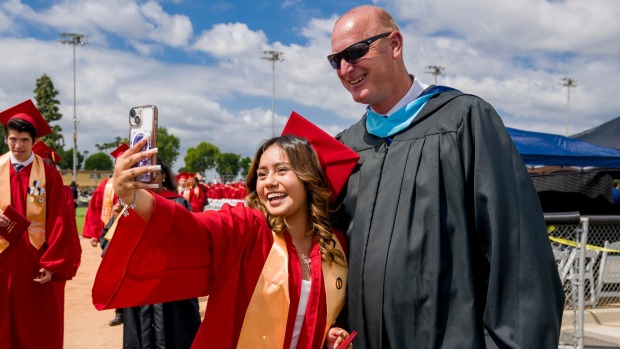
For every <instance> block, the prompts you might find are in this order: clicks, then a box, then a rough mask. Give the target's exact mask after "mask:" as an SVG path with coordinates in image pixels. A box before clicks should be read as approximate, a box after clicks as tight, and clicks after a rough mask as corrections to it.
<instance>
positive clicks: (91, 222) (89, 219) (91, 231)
mask: <svg viewBox="0 0 620 349" xmlns="http://www.w3.org/2000/svg"><path fill="white" fill-rule="evenodd" d="M127 149H129V146H127V144H125V143H122V144H121V145H119V146H118V147H117V148H116V149H114V150H113V151H112V152H111V153H110V155H112V157H113V158H115V159H116V158H117V157H119V156H120V155H121V154H123V153H124V152H125V151H126V150H127ZM116 201H118V197H117V196H116V195H114V190H113V188H112V179H111V178H106V179H104V180H103V181H101V183H99V185H98V186H97V188H95V191H94V192H93V195H92V196H91V197H90V202H89V203H88V208H87V209H86V215H85V216H84V226H83V227H82V237H85V238H89V239H90V245H91V246H93V247H97V245H98V244H99V240H100V239H101V231H103V227H104V226H105V225H106V223H108V221H109V220H110V217H111V216H112V206H114V204H115V203H116Z"/></svg>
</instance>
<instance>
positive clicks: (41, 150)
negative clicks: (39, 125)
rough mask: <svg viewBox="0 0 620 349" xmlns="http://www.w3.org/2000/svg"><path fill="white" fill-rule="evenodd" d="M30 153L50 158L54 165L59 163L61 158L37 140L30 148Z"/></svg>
mask: <svg viewBox="0 0 620 349" xmlns="http://www.w3.org/2000/svg"><path fill="white" fill-rule="evenodd" d="M32 151H33V152H34V153H35V154H37V155H39V156H40V157H42V158H50V159H52V162H54V163H55V164H57V163H59V162H60V160H62V158H61V157H60V155H58V154H57V153H56V152H55V151H54V149H52V148H50V147H49V146H48V145H47V144H45V143H44V142H43V141H41V140H40V139H39V140H37V141H36V142H35V143H34V145H33V146H32Z"/></svg>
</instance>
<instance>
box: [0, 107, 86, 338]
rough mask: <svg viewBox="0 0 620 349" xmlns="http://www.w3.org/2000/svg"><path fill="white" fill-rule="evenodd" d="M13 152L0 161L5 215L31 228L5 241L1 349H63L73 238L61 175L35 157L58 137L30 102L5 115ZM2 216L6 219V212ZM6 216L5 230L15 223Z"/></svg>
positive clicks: (0, 272) (0, 274) (0, 203)
mask: <svg viewBox="0 0 620 349" xmlns="http://www.w3.org/2000/svg"><path fill="white" fill-rule="evenodd" d="M0 122H2V124H3V125H4V132H5V136H6V141H7V144H8V146H9V152H8V153H6V154H4V155H3V156H1V157H0V208H2V209H5V208H6V207H7V206H9V205H10V206H12V207H13V208H14V209H15V210H16V211H17V212H19V213H21V214H22V215H24V216H26V217H27V218H28V220H30V221H31V224H30V226H29V227H28V229H27V231H26V232H24V233H23V235H22V236H20V237H19V239H18V240H17V241H16V242H14V243H12V244H9V243H7V241H6V240H4V239H0V240H4V241H0V251H1V252H0V294H2V297H0V343H1V345H2V348H11V349H17V348H18V349H36V348H46V349H61V348H62V345H63V336H64V291H65V281H66V280H68V279H70V278H71V277H72V276H73V275H72V273H73V262H74V259H73V254H72V250H73V242H72V239H73V237H72V236H71V229H67V228H66V226H65V222H64V218H65V216H66V213H65V210H67V209H71V211H73V204H71V205H70V206H67V204H66V199H65V198H66V196H65V193H64V191H63V182H62V178H61V176H60V173H59V172H58V170H56V168H55V167H53V166H51V165H49V164H47V163H45V162H44V161H43V160H42V159H41V158H40V157H39V156H38V155H35V154H34V152H33V151H32V146H33V144H34V142H35V141H36V139H37V138H38V137H42V136H45V135H46V134H49V133H50V132H51V129H50V127H49V125H48V124H47V122H45V119H43V116H42V115H41V113H40V112H39V111H38V110H37V108H36V106H35V105H34V103H32V101H31V100H26V101H24V102H22V103H20V104H18V105H15V106H13V107H11V108H9V109H7V110H5V111H3V112H1V113H0ZM2 212H3V211H2ZM2 212H0V227H7V226H8V224H9V223H10V222H9V220H8V218H7V217H6V216H5V215H4V214H3V213H2Z"/></svg>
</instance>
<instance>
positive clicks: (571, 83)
mask: <svg viewBox="0 0 620 349" xmlns="http://www.w3.org/2000/svg"><path fill="white" fill-rule="evenodd" d="M561 84H562V86H564V87H566V91H567V93H566V137H568V125H569V123H570V88H571V87H577V80H575V79H573V78H562V80H561Z"/></svg>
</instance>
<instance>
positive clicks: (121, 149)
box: [110, 143, 129, 159]
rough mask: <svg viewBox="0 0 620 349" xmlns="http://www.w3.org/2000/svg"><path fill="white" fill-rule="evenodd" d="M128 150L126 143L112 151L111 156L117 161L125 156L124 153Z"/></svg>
mask: <svg viewBox="0 0 620 349" xmlns="http://www.w3.org/2000/svg"><path fill="white" fill-rule="evenodd" d="M127 149H129V146H128V145H127V144H126V143H121V145H119V146H118V147H116V149H114V150H112V152H111V153H110V155H112V157H113V158H115V159H116V158H118V157H119V156H121V155H123V153H124V152H126V151H127Z"/></svg>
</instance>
